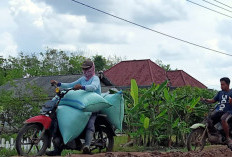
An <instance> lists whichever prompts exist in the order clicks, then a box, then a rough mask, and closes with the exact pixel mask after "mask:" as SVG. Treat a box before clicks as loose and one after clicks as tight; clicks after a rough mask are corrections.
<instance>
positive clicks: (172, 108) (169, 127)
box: [125, 80, 215, 147]
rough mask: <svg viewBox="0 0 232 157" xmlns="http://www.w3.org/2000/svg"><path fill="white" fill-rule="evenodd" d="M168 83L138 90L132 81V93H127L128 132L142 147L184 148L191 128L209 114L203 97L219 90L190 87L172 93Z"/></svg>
mask: <svg viewBox="0 0 232 157" xmlns="http://www.w3.org/2000/svg"><path fill="white" fill-rule="evenodd" d="M167 84H168V82H167V81H165V82H164V83H162V84H161V85H155V84H153V85H152V86H151V87H150V88H147V89H138V86H137V84H136V81H135V80H131V90H130V91H127V92H125V113H126V115H125V123H126V126H127V127H126V133H127V134H128V135H129V136H130V137H131V138H133V139H134V140H135V143H136V144H137V145H138V146H142V145H143V146H155V145H165V146H169V147H170V146H172V145H174V144H176V145H184V144H185V141H186V137H187V134H188V133H189V131H190V130H189V127H190V126H191V125H192V124H194V123H196V122H200V121H201V120H202V119H203V118H204V115H205V114H206V113H207V112H208V109H209V108H208V107H207V105H205V104H202V103H201V102H200V101H199V100H200V97H205V98H212V97H213V96H214V95H215V91H209V90H207V89H199V88H193V87H188V86H186V87H181V88H177V89H175V90H170V89H169V88H168V86H167ZM132 104H134V105H132ZM173 137H175V138H176V139H175V140H174V139H173Z"/></svg>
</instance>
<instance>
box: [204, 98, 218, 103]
mask: <svg viewBox="0 0 232 157" xmlns="http://www.w3.org/2000/svg"><path fill="white" fill-rule="evenodd" d="M205 102H207V103H215V102H217V101H216V100H214V99H205Z"/></svg>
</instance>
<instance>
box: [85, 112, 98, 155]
mask: <svg viewBox="0 0 232 157" xmlns="http://www.w3.org/2000/svg"><path fill="white" fill-rule="evenodd" d="M96 118H97V113H92V115H91V117H90V119H89V121H88V124H87V128H86V135H85V146H84V148H83V152H84V153H90V150H89V147H90V145H91V142H92V139H93V135H94V132H95V126H94V123H95V120H96Z"/></svg>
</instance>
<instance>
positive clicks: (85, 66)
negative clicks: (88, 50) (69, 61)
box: [81, 59, 93, 69]
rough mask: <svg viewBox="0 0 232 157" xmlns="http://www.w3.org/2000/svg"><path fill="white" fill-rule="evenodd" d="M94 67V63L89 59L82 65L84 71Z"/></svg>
mask: <svg viewBox="0 0 232 157" xmlns="http://www.w3.org/2000/svg"><path fill="white" fill-rule="evenodd" d="M92 66H93V62H92V61H91V60H90V59H88V60H85V61H84V62H83V64H82V66H81V67H82V69H88V68H91V67H92Z"/></svg>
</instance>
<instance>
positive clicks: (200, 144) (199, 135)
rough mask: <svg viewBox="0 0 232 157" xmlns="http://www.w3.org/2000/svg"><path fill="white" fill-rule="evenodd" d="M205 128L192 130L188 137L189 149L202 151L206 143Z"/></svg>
mask: <svg viewBox="0 0 232 157" xmlns="http://www.w3.org/2000/svg"><path fill="white" fill-rule="evenodd" d="M204 131H205V129H203V128H197V129H194V130H192V132H191V133H190V134H189V136H188V139H187V149H188V151H202V150H203V149H204V147H205V143H206V134H205V135H204V137H203V134H204Z"/></svg>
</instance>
